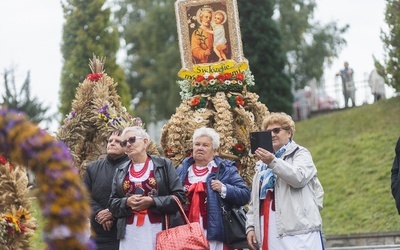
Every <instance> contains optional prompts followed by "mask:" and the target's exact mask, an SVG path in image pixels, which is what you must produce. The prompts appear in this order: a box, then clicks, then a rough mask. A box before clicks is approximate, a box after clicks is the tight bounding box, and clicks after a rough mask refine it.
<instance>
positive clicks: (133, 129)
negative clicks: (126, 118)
mask: <svg viewBox="0 0 400 250" xmlns="http://www.w3.org/2000/svg"><path fill="white" fill-rule="evenodd" d="M128 132H135V134H137V135H138V136H140V137H143V138H146V139H147V140H149V137H150V136H149V134H148V133H147V132H146V130H144V128H142V127H140V126H133V127H126V128H125V129H124V131H122V134H121V137H124V136H125V134H126V133H128Z"/></svg>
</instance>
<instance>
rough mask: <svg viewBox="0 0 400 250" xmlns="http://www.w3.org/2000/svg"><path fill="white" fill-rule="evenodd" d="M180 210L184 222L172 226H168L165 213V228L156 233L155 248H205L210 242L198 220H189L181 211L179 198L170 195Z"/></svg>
mask: <svg viewBox="0 0 400 250" xmlns="http://www.w3.org/2000/svg"><path fill="white" fill-rule="evenodd" d="M172 197H173V198H174V199H175V201H176V203H177V204H178V206H179V209H180V210H181V214H182V216H183V217H184V219H185V221H186V224H185V225H181V226H177V227H174V228H168V215H167V214H165V227H166V229H165V230H163V231H161V232H159V233H157V238H156V246H157V250H171V249H174V250H207V249H210V244H209V243H208V240H207V239H206V236H205V235H204V232H203V229H202V228H201V226H200V223H198V222H192V223H190V222H189V219H188V217H187V216H186V214H185V211H183V208H182V204H181V202H180V201H179V199H178V198H177V197H176V196H175V195H172Z"/></svg>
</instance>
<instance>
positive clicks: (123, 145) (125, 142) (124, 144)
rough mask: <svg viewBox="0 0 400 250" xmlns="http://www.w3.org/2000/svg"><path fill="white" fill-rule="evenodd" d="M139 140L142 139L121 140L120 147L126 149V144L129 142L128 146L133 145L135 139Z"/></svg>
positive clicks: (133, 137)
mask: <svg viewBox="0 0 400 250" xmlns="http://www.w3.org/2000/svg"><path fill="white" fill-rule="evenodd" d="M139 138H143V137H140V136H132V137H129V138H128V140H123V141H122V142H120V144H121V147H123V148H124V147H126V145H127V144H128V142H129V144H133V143H135V141H136V139H139Z"/></svg>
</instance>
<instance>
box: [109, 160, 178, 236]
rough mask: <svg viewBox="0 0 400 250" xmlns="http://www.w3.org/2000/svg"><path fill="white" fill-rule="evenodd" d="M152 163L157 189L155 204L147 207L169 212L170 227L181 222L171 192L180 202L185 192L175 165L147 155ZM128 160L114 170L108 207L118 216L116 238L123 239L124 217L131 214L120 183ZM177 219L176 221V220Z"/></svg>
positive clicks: (125, 171) (127, 167)
mask: <svg viewBox="0 0 400 250" xmlns="http://www.w3.org/2000/svg"><path fill="white" fill-rule="evenodd" d="M149 157H150V158H151V160H152V161H153V164H154V177H155V178H156V181H157V191H158V195H157V196H154V197H153V199H154V202H155V203H156V204H155V206H153V207H150V208H149V209H150V210H151V211H152V212H154V213H158V214H161V216H163V218H164V215H165V214H170V215H171V216H172V217H173V218H170V223H172V224H170V227H174V226H176V225H177V224H182V220H181V217H180V212H179V211H180V210H179V206H178V205H177V204H176V202H175V200H174V199H173V198H172V196H171V195H172V194H173V195H175V196H177V197H178V198H179V200H180V201H181V203H183V202H184V200H185V193H184V191H183V188H182V183H181V182H180V181H179V178H178V176H177V174H176V171H175V167H174V165H173V164H172V162H171V161H170V160H169V159H166V158H163V157H159V156H155V155H149ZM129 165H130V161H129V162H126V163H125V164H123V165H121V166H120V167H119V168H117V170H116V171H115V175H114V179H113V183H112V188H111V196H110V200H109V209H110V212H111V213H112V214H113V216H114V217H117V218H118V221H117V229H118V233H117V237H118V239H123V238H124V236H125V227H126V217H128V216H130V215H131V214H132V209H131V208H130V207H126V199H127V197H126V196H125V195H124V192H123V189H122V183H123V181H124V178H125V176H126V174H127V172H128V169H129ZM177 220H178V222H176V221H177ZM164 228H165V221H164V220H163V229H164Z"/></svg>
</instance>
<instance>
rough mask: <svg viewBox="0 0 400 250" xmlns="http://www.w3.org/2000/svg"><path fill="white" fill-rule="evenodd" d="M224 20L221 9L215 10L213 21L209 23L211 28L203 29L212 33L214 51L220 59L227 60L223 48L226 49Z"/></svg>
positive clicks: (224, 16)
mask: <svg viewBox="0 0 400 250" xmlns="http://www.w3.org/2000/svg"><path fill="white" fill-rule="evenodd" d="M225 22H226V13H225V11H223V10H217V11H215V13H214V21H213V22H212V23H211V27H212V30H211V29H204V30H205V31H206V32H208V33H210V34H213V35H214V44H213V47H214V52H215V54H216V55H217V56H218V58H219V60H218V61H219V62H220V61H224V60H227V57H226V54H225V50H226V49H227V45H226V42H227V40H226V37H225V28H224V23H225Z"/></svg>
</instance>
